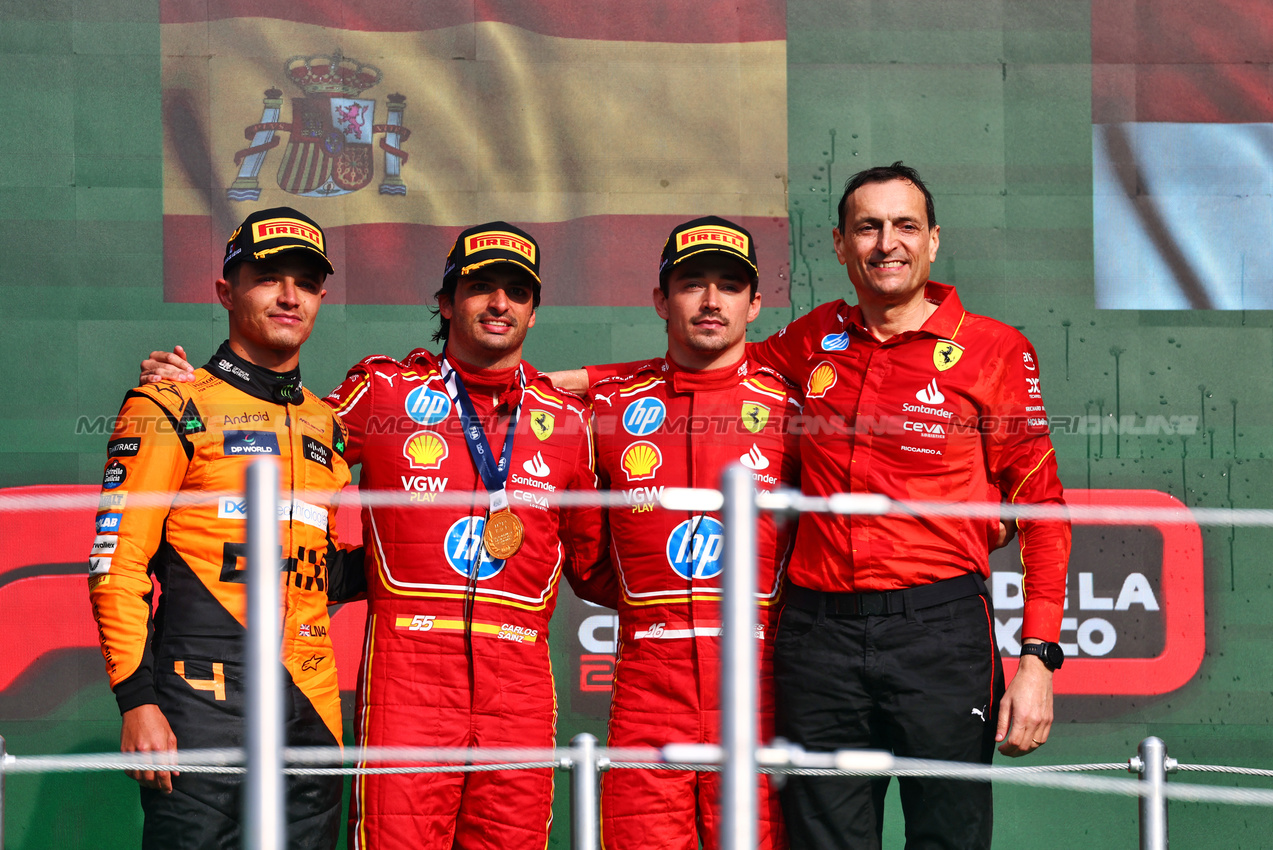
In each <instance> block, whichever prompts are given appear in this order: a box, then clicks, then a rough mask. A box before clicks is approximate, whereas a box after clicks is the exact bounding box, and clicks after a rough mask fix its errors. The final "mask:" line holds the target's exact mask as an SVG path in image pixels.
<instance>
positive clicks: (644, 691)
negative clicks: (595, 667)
mask: <svg viewBox="0 0 1273 850" xmlns="http://www.w3.org/2000/svg"><path fill="white" fill-rule="evenodd" d="M605 368H606V367H601V371H604V369H605ZM594 373H595V372H594ZM590 396H591V399H592V402H593V408H594V411H595V423H596V432H597V437H596V440H597V469H598V473H599V475H600V477H601V480H602V483H603V486H606V487H608V488H609V489H611V490H615V491H618V492H621V493H622V494H623V496H624V498H625V499H626V500H627V502H628V505H626V506H624V507H612V508H611V509H610V510H609V514H608V519H609V524H610V534H611V560H612V563H613V564H614V566H615V570H616V572H617V574H618V578H619V581H620V588H621V597H620V600H619V657H618V663H617V665H616V668H615V678H614V693H613V701H612V703H611V708H610V746H614V747H641V746H652V747H658V746H662V745H664V744H667V743H714V744H718V743H720V664H721V660H720V631H721V619H720V593H721V579H720V573H721V567H722V565H723V564H722V561H721V544H722V533H721V532H722V528H721V523H720V519H719V514H716V513H710V514H703V513H696V512H674V511H665V510H661V509H659V508H658V507H657V506H656V504H655V503H656V502H657V499H658V495H659V493H660V492H661V491H662V490H663V488H665V487H710V488H717V487H719V486H720V477H721V473H722V472H723V471H724V469H725V468H726V467H727V466H729V465H730V464H734V463H739V462H741V463H743V464H744V465H746V466H748V467H749V468H751V469H752V470H753V477H754V478H755V482H756V486H757V488H758V489H761V490H769V489H774V488H776V487H780V486H785V487H792V488H794V487H796V486H797V482H798V480H799V475H798V451H799V447H798V444H797V437H796V436H795V435H794V434H793V433H792V430H791V429H790V428H789V427H788V420H789V419H790V418H791V417H792V416H794V415H795V414H796V413H798V411H799V397H798V395H797V394H796V393H795V391H794V390H793V389H792V387H791V386H790V385H789V384H787V383H786V382H785V381H784V380H783V379H782V378H780V377H779V376H778V375H777V373H776V372H774V371H772V370H770V369H768V368H766V367H763V366H759V365H757V364H756V363H755V362H754V361H751V360H744V361H740V362H739V363H736V364H734V365H733V366H730V367H728V368H724V369H715V370H710V371H698V372H695V371H688V370H684V369H681V368H679V367H678V366H676V364H674V363H672V362H671V360H657V359H656V360H651V361H648V362H646V363H643V364H637V365H636V367H635V368H634V369H632V370H631V371H630V373H629V374H626V375H623V376H620V377H612V378H609V379H607V380H602V381H600V382H599V383H597V384H595V385H594V386H593V387H592V389H591V391H590ZM757 531H758V541H757V543H758V552H759V569H760V574H759V587H758V589H757V593H756V601H757V605H758V608H759V622H758V627H757V637H758V638H760V655H761V661H760V664H761V675H760V694H759V696H760V723H759V731H760V738H761V740H762V741H768V740H770V739H771V738H772V737H773V687H772V678H771V655H772V651H773V632H774V627H775V625H776V623H777V612H778V604H777V603H778V600H779V595H780V590H781V586H782V580H783V571H784V568H785V565H786V562H787V558H788V556H789V555H790V552H791V543H792V534H793V531H794V529H793V528H792V527H790V526H788V525H786V524H780V523H775V522H774V519H773V516H772V515H771V514H768V513H766V514H763V515H762V517H761V521H760V525H759V527H758V529H757ZM719 777H720V774H719V773H708V772H702V773H693V772H685V771H647V770H612V771H609V772H608V773H606V774H605V775H604V777H603V780H602V803H601V808H602V820H603V826H602V843H603V845H604V846H605V847H606V848H608V850H617V849H618V848H624V850H628V848H651V850H653V849H654V848H658V850H667V849H668V848H684V850H695V848H697V847H698V846H699V841H700V838H701V839H702V842H703V846H704V847H707V848H714V847H717V846H718V845H719V821H720V818H719V809H718V802H717V801H718V798H719V795H720V782H719ZM759 793H760V801H759V802H760V845H759V846H761V847H766V848H768V847H781V846H785V845H786V841H785V833H784V831H783V828H782V819H781V814H780V812H779V808H778V800H777V794H776V793H775V792H774V790H773V789H772V787H771V785H770V783H769V781H768V779H766V778H764V777H762V778H761V784H760V789H759Z"/></svg>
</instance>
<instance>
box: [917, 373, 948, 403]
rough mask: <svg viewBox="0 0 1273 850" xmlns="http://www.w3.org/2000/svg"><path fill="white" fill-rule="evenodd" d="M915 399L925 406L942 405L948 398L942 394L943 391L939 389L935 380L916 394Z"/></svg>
mask: <svg viewBox="0 0 1273 850" xmlns="http://www.w3.org/2000/svg"><path fill="white" fill-rule="evenodd" d="M915 398H916V400H918V401H921V402H923V403H924V404H941V403H942V402H943V401H945V400H946V397H945V396H944V395H942V394H941V390H939V389H937V379H936V378H933V379H932V380H931V381H929V382H928V386H926V387H924V388H923V389H922V390H920V391H919V392H917V393H915Z"/></svg>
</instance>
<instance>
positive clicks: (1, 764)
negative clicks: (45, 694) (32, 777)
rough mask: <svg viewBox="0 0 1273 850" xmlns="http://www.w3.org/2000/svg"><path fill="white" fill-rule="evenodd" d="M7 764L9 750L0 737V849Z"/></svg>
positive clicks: (2, 844) (2, 845)
mask: <svg viewBox="0 0 1273 850" xmlns="http://www.w3.org/2000/svg"><path fill="white" fill-rule="evenodd" d="M8 766H9V751H8V750H6V749H5V747H4V738H3V737H0V850H4V774H5V770H6V768H8Z"/></svg>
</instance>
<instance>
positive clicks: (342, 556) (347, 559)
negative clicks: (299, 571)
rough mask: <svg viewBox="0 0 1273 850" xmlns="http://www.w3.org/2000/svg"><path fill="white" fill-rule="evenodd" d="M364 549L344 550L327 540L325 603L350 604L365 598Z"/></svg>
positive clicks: (329, 538) (360, 547) (329, 539)
mask: <svg viewBox="0 0 1273 850" xmlns="http://www.w3.org/2000/svg"><path fill="white" fill-rule="evenodd" d="M365 552H366V549H364V548H363V547H362V546H359V547H357V548H356V549H345V548H341V547H339V546H337V545H336V543H335V542H334V541H333V540H332V539H331V537H328V538H327V602H328V604H333V603H337V602H352V601H354V600H355V599H363V598H365V597H366V596H367V573H366V570H365V569H364V558H363V555H364V554H365Z"/></svg>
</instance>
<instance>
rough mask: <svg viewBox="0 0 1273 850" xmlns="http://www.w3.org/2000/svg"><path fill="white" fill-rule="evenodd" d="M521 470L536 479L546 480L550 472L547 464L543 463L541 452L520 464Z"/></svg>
mask: <svg viewBox="0 0 1273 850" xmlns="http://www.w3.org/2000/svg"><path fill="white" fill-rule="evenodd" d="M522 469H524V470H526V472H527V473H529V474H530V475H534V476H535V477H536V478H547V477H548V473H549V472H551V471H552V470H551V469H549V468H548V464H546V463H544V453H543V452H535V456H534V457H533V458H531V459H530V460H528V461H526V462H525V463H523V464H522Z"/></svg>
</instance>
